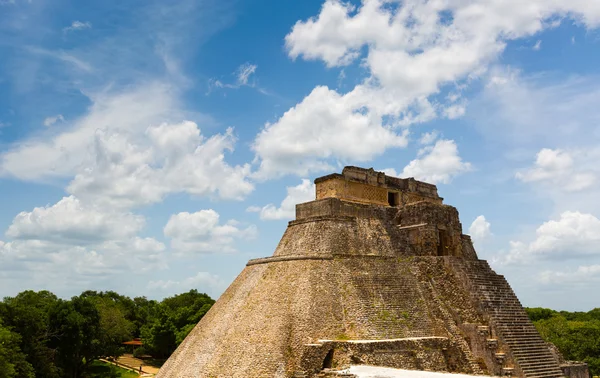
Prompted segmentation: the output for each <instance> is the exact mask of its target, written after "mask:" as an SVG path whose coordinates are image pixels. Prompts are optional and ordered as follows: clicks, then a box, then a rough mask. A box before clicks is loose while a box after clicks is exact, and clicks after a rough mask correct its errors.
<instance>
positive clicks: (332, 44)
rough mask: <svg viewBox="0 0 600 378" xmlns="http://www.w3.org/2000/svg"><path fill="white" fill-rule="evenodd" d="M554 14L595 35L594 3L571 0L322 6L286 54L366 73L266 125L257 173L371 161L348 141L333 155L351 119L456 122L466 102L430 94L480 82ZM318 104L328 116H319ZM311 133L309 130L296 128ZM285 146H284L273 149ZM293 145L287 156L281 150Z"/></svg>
mask: <svg viewBox="0 0 600 378" xmlns="http://www.w3.org/2000/svg"><path fill="white" fill-rule="evenodd" d="M556 16H558V17H571V18H573V19H576V20H577V21H579V22H581V23H582V24H583V25H585V26H587V27H589V28H593V27H597V26H598V25H599V24H600V5H597V4H594V5H591V4H590V3H589V2H583V1H576V2H572V1H567V0H562V1H555V2H552V3H548V2H546V1H545V0H534V1H533V3H531V2H530V3H529V6H527V7H523V6H522V4H521V2H519V1H517V0H511V1H508V2H507V1H505V0H494V1H487V2H483V1H475V2H430V1H417V0H415V1H409V2H399V1H391V0H389V1H386V0H370V1H364V2H362V3H361V5H360V6H354V5H351V4H350V3H346V2H342V1H340V0H327V1H325V3H324V5H323V7H322V8H321V10H320V12H319V14H318V15H317V16H315V17H311V18H309V19H308V20H304V21H298V22H297V23H296V24H295V25H294V27H293V28H292V30H291V32H290V33H289V34H288V35H287V36H286V38H285V43H286V48H287V50H288V54H289V56H290V57H291V58H292V59H296V58H299V57H301V58H303V59H306V60H322V61H323V62H324V63H325V64H326V65H327V66H329V67H335V66H346V65H349V64H352V63H354V62H355V61H357V60H359V59H361V60H360V61H361V64H362V65H363V66H364V67H365V68H367V70H368V75H369V76H368V77H367V78H366V79H365V80H364V81H363V82H362V83H360V84H359V85H357V86H356V87H355V88H354V89H353V90H351V91H350V92H348V93H346V94H343V95H342V94H340V93H337V92H335V91H331V90H329V89H328V88H324V87H317V88H315V89H314V90H313V92H311V94H309V95H308V96H307V97H306V98H305V99H304V100H303V101H302V102H301V103H299V104H297V105H296V106H295V107H293V108H292V109H290V110H289V111H288V112H286V113H285V114H284V115H283V116H282V117H281V118H280V119H279V120H278V121H277V122H275V123H273V124H267V125H266V127H265V129H264V130H263V131H261V133H260V134H259V135H258V136H257V138H256V140H255V144H254V150H255V152H256V160H257V161H260V163H261V165H260V169H259V175H260V176H261V177H272V176H277V175H280V174H286V173H295V174H298V175H303V174H306V173H307V172H308V171H317V170H322V169H324V168H325V167H328V166H327V160H328V159H345V158H346V157H347V156H348V155H353V153H354V152H357V155H358V156H361V157H362V158H363V160H360V159H357V160H358V161H364V160H365V159H366V160H368V159H371V158H372V157H373V156H374V155H375V154H374V153H373V150H372V149H370V150H371V152H370V153H369V154H366V155H365V154H364V151H365V147H363V146H362V144H353V143H348V144H347V145H346V148H345V149H344V151H338V150H337V149H336V148H335V146H336V144H337V141H336V140H334V139H332V138H331V137H330V135H331V134H332V133H335V134H337V135H339V136H340V137H341V136H342V134H340V133H342V132H344V131H345V127H344V125H346V124H348V122H349V121H351V120H352V121H357V120H360V121H361V123H363V124H366V125H368V126H367V127H368V128H369V129H375V130H381V129H386V127H398V126H406V125H410V124H412V123H416V122H425V121H428V120H431V119H434V118H436V117H439V116H444V117H447V118H457V117H460V116H462V115H463V114H464V113H465V105H464V104H460V103H455V102H454V101H451V100H449V102H448V103H447V104H443V103H439V102H432V101H431V100H430V97H432V95H435V94H437V93H439V92H440V91H441V89H442V87H443V86H445V85H456V84H457V83H459V82H461V81H464V80H468V79H469V78H472V77H477V76H479V75H481V74H482V73H483V72H485V70H486V69H487V68H488V67H489V65H490V64H491V63H492V62H494V61H495V60H496V59H497V57H498V56H499V55H500V53H501V52H502V51H503V50H504V48H505V45H506V41H508V40H513V39H517V38H522V37H526V36H531V35H534V34H535V33H537V32H540V31H541V30H543V29H544V28H548V27H553V26H555V25H554V24H553V23H552V22H550V21H551V19H552V18H553V17H556ZM365 51H366V56H363V55H364V52H365ZM399 67H401V68H399ZM323 103H326V104H327V105H328V107H329V108H332V109H334V110H332V111H324V110H323V109H322V108H323V105H322V104H323ZM313 125H317V126H313ZM307 127H308V128H310V129H308V130H306V131H305V132H300V131H296V132H293V131H292V130H294V129H296V130H303V131H304V130H305V129H306V128H307ZM390 132H391V131H390ZM290 135H293V136H295V137H300V138H299V139H298V138H296V139H293V138H290V137H289V136H290ZM296 140H297V141H298V144H305V143H307V142H308V143H310V141H318V142H319V148H318V150H317V151H314V150H313V149H310V148H308V149H300V148H295V149H294V148H293V147H294V142H295V141H296ZM281 141H283V143H281V144H283V145H285V146H286V148H285V149H284V148H281V149H280V148H278V147H277V146H278V144H280V142H281ZM378 143H379V144H381V146H380V148H379V153H381V152H383V151H385V150H386V149H388V148H391V147H398V146H399V144H397V143H392V144H387V143H385V140H384V139H380V140H379V142H378ZM369 146H370V145H369ZM290 148H291V149H292V151H293V154H290V153H288V152H287V151H288V150H289V149H290ZM361 153H362V154H361ZM292 159H295V160H297V161H299V167H298V168H296V169H289V168H288V167H289V166H290V164H289V163H290V162H291V160H292ZM279 161H282V162H283V164H278V162H279Z"/></svg>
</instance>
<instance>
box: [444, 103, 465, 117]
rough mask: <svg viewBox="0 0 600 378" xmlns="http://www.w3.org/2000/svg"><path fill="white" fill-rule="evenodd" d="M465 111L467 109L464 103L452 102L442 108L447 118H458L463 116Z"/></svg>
mask: <svg viewBox="0 0 600 378" xmlns="http://www.w3.org/2000/svg"><path fill="white" fill-rule="evenodd" d="M466 111H467V109H466V107H465V105H461V104H454V105H450V106H448V107H447V108H446V109H444V115H445V116H446V118H448V119H456V118H460V117H462V116H464V115H465V113H466Z"/></svg>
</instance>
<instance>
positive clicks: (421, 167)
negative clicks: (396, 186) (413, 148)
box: [402, 140, 471, 184]
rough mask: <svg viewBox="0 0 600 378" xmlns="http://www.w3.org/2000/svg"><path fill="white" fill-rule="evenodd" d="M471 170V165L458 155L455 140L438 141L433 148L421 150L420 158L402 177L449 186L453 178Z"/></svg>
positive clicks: (427, 147) (428, 147)
mask: <svg viewBox="0 0 600 378" xmlns="http://www.w3.org/2000/svg"><path fill="white" fill-rule="evenodd" d="M470 170H471V163H468V162H464V161H463V160H462V158H461V157H460V156H459V155H458V147H457V146H456V143H455V142H454V141H453V140H438V141H437V142H436V143H435V145H433V146H426V147H424V148H422V149H420V150H419V152H418V157H417V159H415V160H412V161H411V162H410V163H408V165H407V166H406V167H404V170H403V171H402V177H414V178H416V179H418V180H423V181H427V182H430V183H433V184H437V183H442V184H448V183H449V182H450V181H452V178H453V177H455V176H457V175H459V174H461V173H464V172H468V171H470Z"/></svg>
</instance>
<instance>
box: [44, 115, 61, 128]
mask: <svg viewBox="0 0 600 378" xmlns="http://www.w3.org/2000/svg"><path fill="white" fill-rule="evenodd" d="M59 121H61V122H64V121H65V118H64V117H63V116H62V114H58V115H55V116H51V117H46V118H45V119H44V126H46V127H50V126H52V125H54V124H55V123H56V122H59Z"/></svg>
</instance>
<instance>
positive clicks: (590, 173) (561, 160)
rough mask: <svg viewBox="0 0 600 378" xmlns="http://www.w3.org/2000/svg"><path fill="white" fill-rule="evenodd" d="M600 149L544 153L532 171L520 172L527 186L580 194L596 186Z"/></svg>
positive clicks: (518, 173)
mask: <svg viewBox="0 0 600 378" xmlns="http://www.w3.org/2000/svg"><path fill="white" fill-rule="evenodd" d="M599 158H600V149H597V148H593V149H579V150H572V151H565V150H562V149H549V148H543V149H541V150H540V151H539V152H538V153H537V155H536V160H535V163H534V166H533V167H532V168H529V169H526V170H523V171H521V172H517V174H516V177H517V178H518V179H520V180H522V181H523V182H531V183H541V184H546V185H552V186H553V187H554V188H558V189H559V190H564V191H568V192H576V191H581V190H585V189H589V188H592V187H594V186H595V183H596V181H597V179H598V175H599V174H600V167H598V164H597V161H598V159H599Z"/></svg>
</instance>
